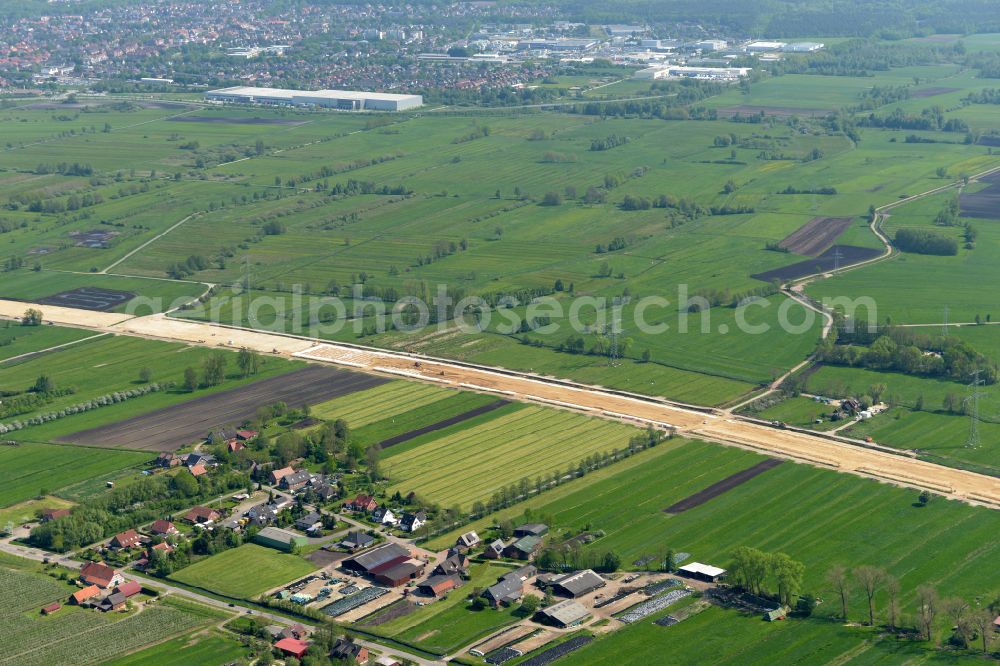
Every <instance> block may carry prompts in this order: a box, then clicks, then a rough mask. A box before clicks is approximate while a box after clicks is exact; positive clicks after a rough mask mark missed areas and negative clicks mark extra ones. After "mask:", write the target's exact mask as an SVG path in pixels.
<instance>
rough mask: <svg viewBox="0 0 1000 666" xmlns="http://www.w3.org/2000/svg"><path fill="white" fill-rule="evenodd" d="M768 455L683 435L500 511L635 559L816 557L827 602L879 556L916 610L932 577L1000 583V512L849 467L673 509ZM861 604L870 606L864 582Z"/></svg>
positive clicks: (788, 469) (972, 590)
mask: <svg viewBox="0 0 1000 666" xmlns="http://www.w3.org/2000/svg"><path fill="white" fill-rule="evenodd" d="M762 459H763V458H762V457H761V456H759V455H757V454H754V453H750V452H747V451H743V450H739V449H730V448H724V447H719V446H716V445H711V444H705V443H700V442H695V441H689V442H685V441H682V440H673V441H671V442H668V443H666V444H663V445H660V446H658V447H656V448H654V449H651V450H647V451H644V452H642V453H639V454H637V455H635V456H634V457H632V458H630V459H629V460H627V461H626V462H625V463H622V465H623V467H622V468H620V469H618V468H616V466H611V467H610V468H605V469H604V470H601V471H600V472H598V473H596V474H594V475H591V477H590V479H589V482H588V483H584V484H578V483H576V482H571V483H568V484H566V485H565V486H563V487H561V488H557V489H556V490H555V491H549V492H546V493H543V494H542V495H541V496H538V497H533V498H532V499H530V500H528V501H527V502H525V503H522V504H520V505H518V506H517V507H515V508H512V509H507V510H504V511H503V512H501V513H500V514H498V517H494V518H492V519H491V520H499V519H502V518H504V517H512V518H514V519H515V520H516V519H517V516H518V515H520V513H521V512H522V511H523V510H524V509H525V508H532V509H533V510H535V511H536V512H537V513H536V515H537V514H539V513H540V514H541V515H545V516H549V517H551V520H552V525H553V527H554V528H555V530H556V531H557V530H560V529H563V528H567V529H572V530H578V529H581V528H584V527H586V528H587V529H590V530H604V531H605V532H606V533H607V536H605V537H603V538H600V539H598V540H597V541H595V542H594V543H593V544H591V545H590V546H587V548H590V549H592V550H593V551H594V552H596V553H603V552H605V551H608V550H612V551H614V552H617V553H618V554H619V555H620V556H621V558H622V561H623V563H624V564H625V566H626V567H630V566H631V563H632V562H634V561H637V560H640V559H642V558H646V557H652V558H653V560H655V559H656V557H662V556H663V554H664V553H665V551H666V549H667V548H671V549H673V550H674V551H675V552H687V553H690V554H691V561H699V562H705V563H709V564H716V565H718V566H722V567H726V566H727V565H728V564H729V561H730V554H731V553H732V551H733V550H734V549H735V548H736V547H738V546H741V545H747V546H754V547H757V548H761V549H763V550H765V551H773V552H784V553H788V554H789V555H790V556H792V557H793V558H796V559H798V560H800V561H802V562H803V563H804V564H805V565H806V575H805V581H804V590H805V591H809V592H812V593H814V594H816V595H817V596H822V597H824V598H827V599H832V597H831V591H830V590H829V589H827V587H826V585H825V583H824V577H825V575H826V572H827V570H828V569H829V568H830V567H831V566H832V565H834V564H842V565H844V566H847V567H855V566H858V565H861V564H871V565H875V566H880V567H884V568H885V569H886V570H888V571H889V572H890V573H891V574H893V575H895V576H897V577H898V578H899V579H900V582H901V585H902V590H903V596H902V597H901V601H902V604H903V608H904V611H905V612H910V611H911V610H912V604H913V599H914V591H915V589H916V588H917V587H918V586H919V585H922V584H931V585H933V586H935V587H937V588H938V589H939V590H941V591H942V593H943V594H947V595H949V596H954V595H957V596H960V597H963V598H967V599H970V600H971V599H974V598H976V597H978V596H980V595H982V594H984V593H986V594H990V593H991V592H990V591H996V590H998V589H1000V579H998V578H997V575H996V572H995V571H994V568H993V567H991V566H990V565H989V564H988V562H990V561H992V560H993V559H995V558H996V557H998V556H1000V553H998V550H1000V542H997V541H996V540H995V539H994V538H993V537H992V534H994V533H995V532H996V530H997V529H1000V514H997V513H996V512H994V511H990V510H989V509H983V508H974V507H970V506H966V505H963V504H960V503H958V502H950V501H945V500H942V499H935V500H932V501H931V502H930V504H929V505H927V506H926V507H923V508H918V507H916V506H914V504H915V501H916V499H917V497H916V495H917V493H916V491H913V490H907V489H901V488H896V487H892V486H889V485H886V484H880V483H876V482H874V481H868V480H863V479H859V478H856V477H854V476H850V475H846V474H838V473H835V472H830V471H826V470H820V469H815V468H812V467H809V466H806V465H799V464H795V463H791V462H786V463H784V464H782V465H780V466H779V467H776V468H774V469H771V470H768V471H766V472H764V473H763V474H761V475H759V476H757V477H755V478H754V479H752V480H750V481H748V482H746V483H744V484H742V485H740V486H737V487H735V488H733V489H731V490H729V491H728V492H726V493H724V494H722V495H719V496H717V497H715V498H714V499H711V500H710V501H708V502H706V503H705V504H702V505H700V506H698V507H696V508H693V509H690V510H688V511H685V512H683V513H680V514H675V515H669V514H666V513H664V512H663V509H664V508H666V507H667V506H670V505H671V504H672V503H674V502H676V501H678V500H680V499H683V498H685V497H687V496H689V495H691V494H693V493H694V492H696V491H698V490H700V489H703V488H705V487H707V486H709V485H711V484H712V483H714V482H715V481H718V480H719V479H721V478H724V477H726V476H728V475H730V474H732V473H733V472H735V471H738V470H740V469H745V468H747V467H750V466H751V465H753V464H755V463H756V462H758V461H760V460H762ZM625 466H627V467H625ZM598 475H600V476H598ZM791 507H794V509H792V508H791ZM476 525H477V524H474V527H475V526H476ZM887 525H892V526H893V529H886V526H887ZM464 529H468V528H463V531H464ZM479 529H483V526H479ZM480 534H482V532H480ZM455 536H457V534H451V535H445V536H442V537H440V538H438V539H436V540H434V541H432V542H431V544H430V545H431V547H435V546H438V545H440V544H444V543H449V542H452V541H453V539H454V538H455ZM941 562H948V563H949V565H948V566H947V567H942V566H940V563H941ZM647 566H649V565H647ZM852 603H853V607H854V609H855V612H856V613H857V612H860V609H861V601H860V591H859V590H855V591H854V601H853V602H852ZM835 605H836V604H833V603H828V604H824V605H823V606H821V607H820V608H819V609H818V611H817V612H818V613H819V614H820V615H823V616H826V615H829V614H832V613H834V612H835V611H836V609H835V608H834V606H835Z"/></svg>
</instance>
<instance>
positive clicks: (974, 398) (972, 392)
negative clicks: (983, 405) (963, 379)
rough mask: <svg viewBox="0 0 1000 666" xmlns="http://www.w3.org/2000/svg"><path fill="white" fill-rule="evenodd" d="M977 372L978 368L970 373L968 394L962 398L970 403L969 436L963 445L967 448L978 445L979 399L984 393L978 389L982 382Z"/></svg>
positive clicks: (976, 447)
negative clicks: (970, 381) (970, 379)
mask: <svg viewBox="0 0 1000 666" xmlns="http://www.w3.org/2000/svg"><path fill="white" fill-rule="evenodd" d="M979 372H980V371H979V370H976V371H975V372H973V373H972V383H971V384H969V396H968V397H967V398H966V399H965V400H964V403H965V404H966V405H969V404H971V405H972V409H971V410H970V412H969V437H968V439H966V441H965V447H966V448H968V449H978V448H979V445H980V440H979V399H980V398H982V397H984V396H985V395H986V394H985V393H983V392H982V391H980V390H979V387H980V386H982V385H983V384H984V382H983V380H982V379H980V378H979Z"/></svg>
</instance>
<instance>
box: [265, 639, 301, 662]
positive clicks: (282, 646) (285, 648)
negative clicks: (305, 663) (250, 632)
mask: <svg viewBox="0 0 1000 666" xmlns="http://www.w3.org/2000/svg"><path fill="white" fill-rule="evenodd" d="M274 647H276V648H278V649H279V650H281V651H282V652H284V653H285V654H286V655H287V656H289V657H295V658H296V659H302V657H303V655H305V653H306V650H308V649H309V643H306V642H305V641H302V640H299V639H298V638H282V639H281V640H280V641H278V642H277V643H275V644H274Z"/></svg>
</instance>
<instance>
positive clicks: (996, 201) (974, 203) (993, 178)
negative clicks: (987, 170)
mask: <svg viewBox="0 0 1000 666" xmlns="http://www.w3.org/2000/svg"><path fill="white" fill-rule="evenodd" d="M981 180H982V182H984V183H989V184H990V186H989V187H986V188H983V189H981V190H979V191H978V192H972V193H968V194H966V193H964V192H963V193H962V194H961V195H959V197H958V203H959V207H960V208H961V216H962V217H975V218H980V219H985V220H1000V174H992V175H989V176H986V177H984V178H982V179H981Z"/></svg>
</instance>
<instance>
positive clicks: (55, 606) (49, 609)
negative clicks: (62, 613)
mask: <svg viewBox="0 0 1000 666" xmlns="http://www.w3.org/2000/svg"><path fill="white" fill-rule="evenodd" d="M60 608H62V604H60V603H59V602H58V601H53V602H52V603H51V604H49V605H48V606H42V615H52V614H53V613H55V612H56V611H57V610H59V609H60Z"/></svg>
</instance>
